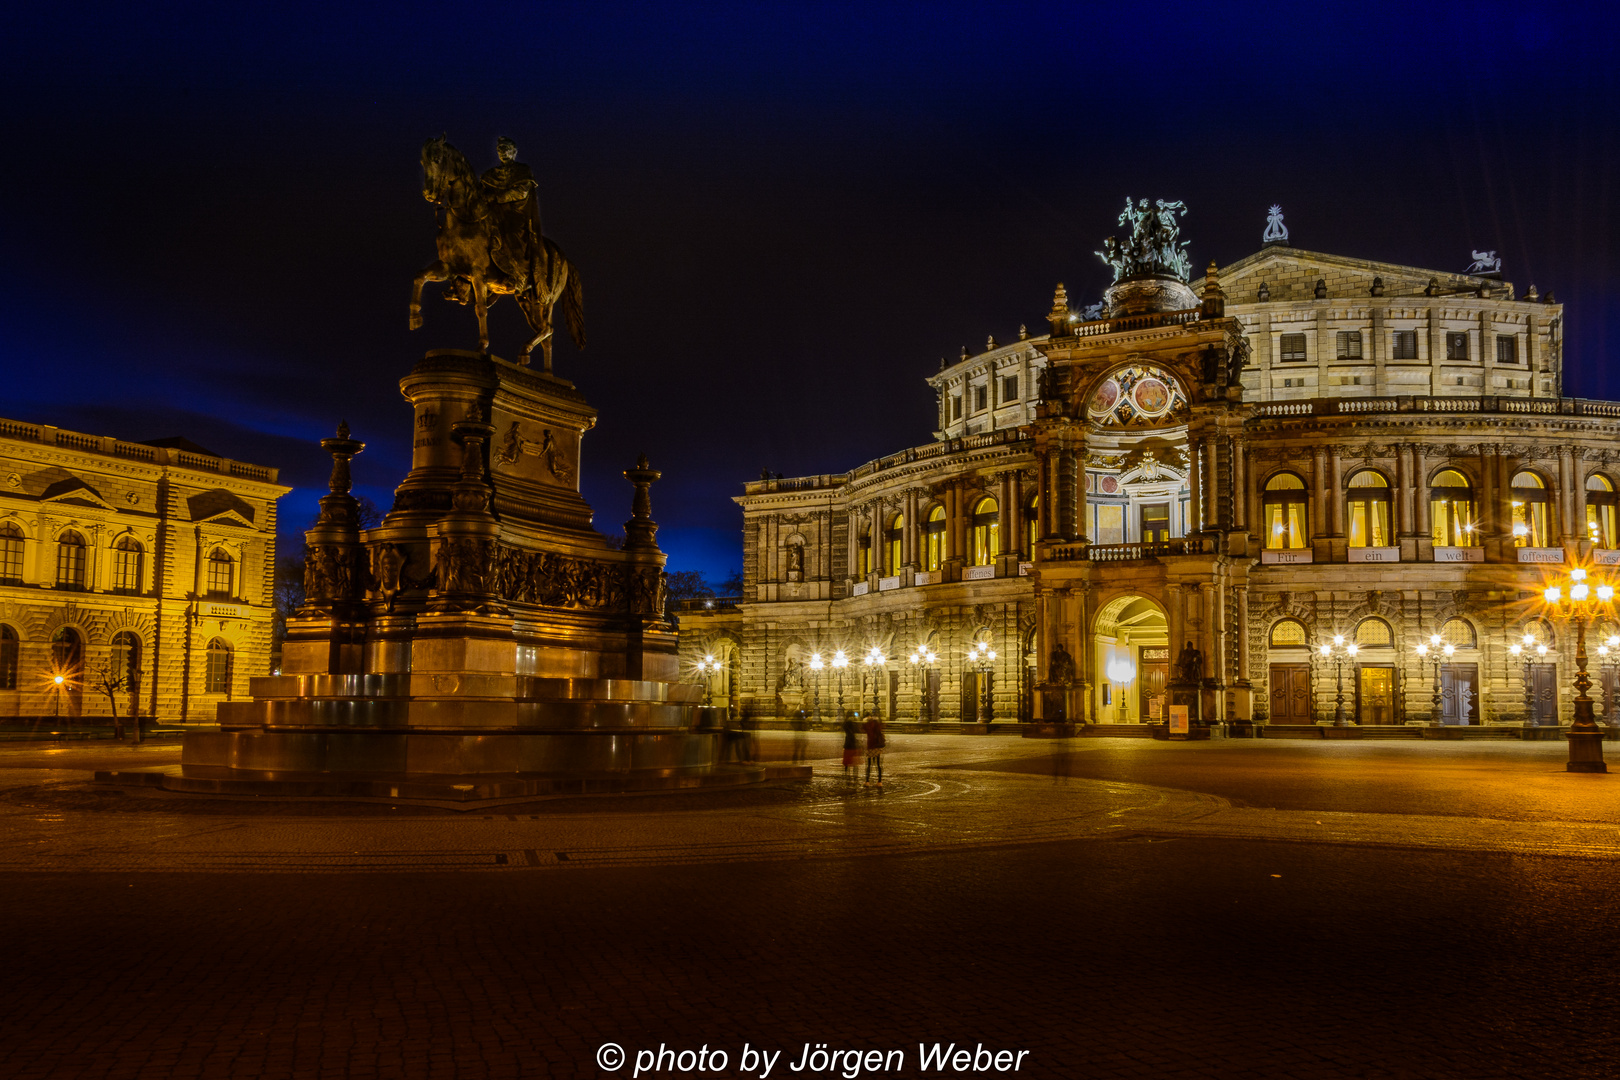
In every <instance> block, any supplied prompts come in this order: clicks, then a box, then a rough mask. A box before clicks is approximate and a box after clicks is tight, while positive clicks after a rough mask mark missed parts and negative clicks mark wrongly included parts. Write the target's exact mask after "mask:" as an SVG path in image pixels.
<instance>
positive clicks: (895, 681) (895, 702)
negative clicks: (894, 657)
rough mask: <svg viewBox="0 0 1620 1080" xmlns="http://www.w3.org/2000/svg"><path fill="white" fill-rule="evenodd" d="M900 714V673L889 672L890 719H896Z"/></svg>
mask: <svg viewBox="0 0 1620 1080" xmlns="http://www.w3.org/2000/svg"><path fill="white" fill-rule="evenodd" d="M899 716H900V673H899V672H898V671H891V672H889V719H890V720H894V719H897V718H898V717H899Z"/></svg>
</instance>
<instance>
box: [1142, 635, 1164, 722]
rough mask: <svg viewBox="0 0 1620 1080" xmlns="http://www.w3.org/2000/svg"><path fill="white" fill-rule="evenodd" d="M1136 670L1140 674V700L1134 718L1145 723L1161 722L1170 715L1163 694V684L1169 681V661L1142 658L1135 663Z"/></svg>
mask: <svg viewBox="0 0 1620 1080" xmlns="http://www.w3.org/2000/svg"><path fill="white" fill-rule="evenodd" d="M1142 651H1143V652H1146V651H1147V650H1146V649H1144V650H1142ZM1137 670H1138V671H1140V672H1141V673H1142V676H1141V678H1140V679H1138V680H1137V687H1138V690H1139V697H1140V700H1139V701H1138V702H1137V705H1136V718H1137V719H1138V720H1140V721H1142V722H1143V723H1145V724H1157V723H1163V722H1164V721H1165V720H1166V719H1168V717H1169V715H1170V713H1169V711H1168V710H1167V708H1166V705H1167V704H1168V701H1167V699H1166V698H1165V696H1164V687H1165V684H1166V683H1168V682H1169V681H1170V663H1169V661H1167V660H1166V661H1152V660H1144V661H1142V662H1141V663H1139V664H1138V665H1137Z"/></svg>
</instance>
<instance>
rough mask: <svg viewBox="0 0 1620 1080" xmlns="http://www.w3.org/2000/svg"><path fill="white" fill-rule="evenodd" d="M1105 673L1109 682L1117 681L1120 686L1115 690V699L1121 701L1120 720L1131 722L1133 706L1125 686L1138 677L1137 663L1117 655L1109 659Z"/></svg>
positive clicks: (1121, 721)
mask: <svg viewBox="0 0 1620 1080" xmlns="http://www.w3.org/2000/svg"><path fill="white" fill-rule="evenodd" d="M1103 674H1104V675H1107V676H1108V681H1109V682H1112V683H1116V684H1118V685H1119V687H1120V689H1116V690H1115V691H1114V700H1115V701H1117V702H1119V722H1120V723H1122V724H1128V723H1130V722H1131V706H1130V701H1129V699H1128V698H1127V696H1126V694H1125V691H1124V689H1123V688H1124V687H1125V686H1128V685H1129V684H1130V682H1131V680H1132V679H1134V678H1136V665H1134V664H1132V663H1131V661H1130V658H1129V657H1124V656H1116V657H1114V658H1113V659H1112V660H1110V661H1108V664H1107V666H1106V667H1104V668H1103ZM1144 719H1145V718H1144Z"/></svg>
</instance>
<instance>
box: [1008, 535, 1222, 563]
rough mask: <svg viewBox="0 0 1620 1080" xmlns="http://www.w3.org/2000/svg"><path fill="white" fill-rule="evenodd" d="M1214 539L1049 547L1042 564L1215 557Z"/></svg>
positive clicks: (1190, 537)
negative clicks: (1180, 556) (1166, 557)
mask: <svg viewBox="0 0 1620 1080" xmlns="http://www.w3.org/2000/svg"><path fill="white" fill-rule="evenodd" d="M1214 553H1215V539H1214V538H1213V537H1209V536H1179V537H1176V538H1175V539H1174V540H1159V541H1154V542H1152V543H1136V544H1073V545H1067V544H1066V545H1063V546H1061V547H1059V546H1053V547H1048V548H1046V549H1045V550H1044V551H1043V552H1042V553H1041V557H1040V560H1039V561H1040V562H1134V561H1136V560H1139V559H1157V558H1159V557H1160V556H1163V555H1212V554H1214Z"/></svg>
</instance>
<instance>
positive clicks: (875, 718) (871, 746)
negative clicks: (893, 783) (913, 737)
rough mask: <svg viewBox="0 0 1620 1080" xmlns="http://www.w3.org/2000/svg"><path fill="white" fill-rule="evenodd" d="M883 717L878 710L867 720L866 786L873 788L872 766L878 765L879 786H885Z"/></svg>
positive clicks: (885, 741)
mask: <svg viewBox="0 0 1620 1080" xmlns="http://www.w3.org/2000/svg"><path fill="white" fill-rule="evenodd" d="M887 742H888V740H886V739H885V738H884V737H883V717H882V715H881V714H880V713H878V712H877V711H876V710H873V712H872V715H871V716H868V717H867V718H866V786H867V787H871V786H872V765H873V764H874V763H875V764H876V765H877V774H878V778H877V786H878V787H882V786H883V748H884V746H885V745H886V744H887Z"/></svg>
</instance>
